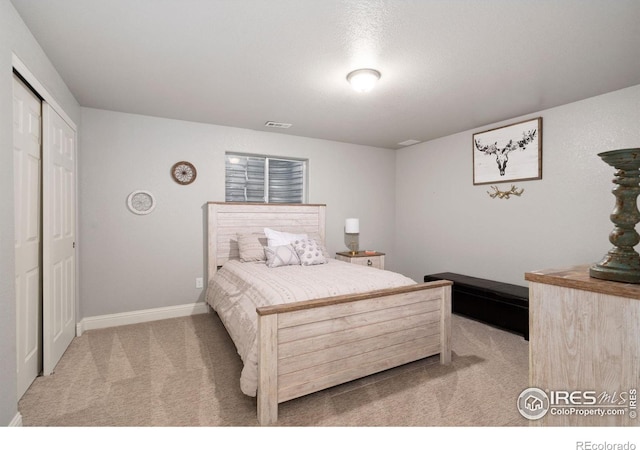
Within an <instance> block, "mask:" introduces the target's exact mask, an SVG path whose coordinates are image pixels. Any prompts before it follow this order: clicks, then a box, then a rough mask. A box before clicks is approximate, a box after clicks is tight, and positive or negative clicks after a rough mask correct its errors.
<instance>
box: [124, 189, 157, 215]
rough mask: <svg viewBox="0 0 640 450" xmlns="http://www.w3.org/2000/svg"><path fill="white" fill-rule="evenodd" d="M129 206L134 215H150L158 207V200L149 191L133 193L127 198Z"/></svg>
mask: <svg viewBox="0 0 640 450" xmlns="http://www.w3.org/2000/svg"><path fill="white" fill-rule="evenodd" d="M127 206H128V207H129V209H130V210H131V212H132V213H134V214H149V213H150V212H151V211H153V209H154V208H155V207H156V199H155V198H154V197H153V194H152V193H151V192H149V191H133V192H132V193H131V194H129V197H127Z"/></svg>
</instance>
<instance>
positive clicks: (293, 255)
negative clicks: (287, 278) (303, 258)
mask: <svg viewBox="0 0 640 450" xmlns="http://www.w3.org/2000/svg"><path fill="white" fill-rule="evenodd" d="M264 254H265V257H266V259H267V267H272V268H273V267H282V266H299V265H300V258H299V257H298V253H297V252H296V251H295V249H294V248H293V246H292V245H291V244H287V245H278V246H277V247H264Z"/></svg>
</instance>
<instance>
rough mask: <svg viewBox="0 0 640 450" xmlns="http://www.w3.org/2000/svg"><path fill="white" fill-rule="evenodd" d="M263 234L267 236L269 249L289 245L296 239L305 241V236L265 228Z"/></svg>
mask: <svg viewBox="0 0 640 450" xmlns="http://www.w3.org/2000/svg"><path fill="white" fill-rule="evenodd" d="M264 234H265V236H267V241H268V245H269V247H278V246H279V245H287V244H291V243H292V242H293V241H295V240H296V239H307V235H306V234H294V233H287V232H286V231H277V230H272V229H271V228H265V229H264Z"/></svg>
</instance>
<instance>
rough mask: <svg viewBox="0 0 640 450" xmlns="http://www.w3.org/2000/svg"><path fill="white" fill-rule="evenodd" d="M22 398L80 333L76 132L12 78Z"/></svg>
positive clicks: (18, 370) (16, 257)
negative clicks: (76, 316)
mask: <svg viewBox="0 0 640 450" xmlns="http://www.w3.org/2000/svg"><path fill="white" fill-rule="evenodd" d="M13 84H14V88H13V91H14V94H13V116H14V120H13V122H14V126H13V141H14V169H15V170H14V180H15V181H14V194H15V255H16V256H15V259H16V264H15V266H16V341H17V375H18V376H17V378H18V381H17V382H18V398H20V397H22V395H23V394H24V392H25V391H26V390H27V389H28V387H29V386H30V385H31V383H32V382H33V380H34V379H35V377H36V376H37V375H38V374H39V373H40V372H42V373H43V374H44V375H50V374H51V373H53V370H54V368H55V366H56V364H57V363H58V361H59V360H60V358H61V357H62V354H63V353H64V352H65V350H66V349H67V347H68V346H69V344H70V343H71V340H72V339H73V337H74V336H75V326H76V323H75V147H76V133H75V130H74V129H73V128H72V127H71V126H70V125H69V124H67V122H65V120H64V119H63V118H62V117H61V116H60V115H59V114H58V113H56V111H55V110H54V109H53V108H52V107H51V106H50V105H49V104H48V103H46V102H44V101H41V100H40V98H39V97H38V96H36V95H35V94H34V93H33V91H31V89H30V88H29V87H27V86H26V85H25V84H24V83H23V82H22V81H21V80H20V79H18V78H17V77H16V76H14V83H13Z"/></svg>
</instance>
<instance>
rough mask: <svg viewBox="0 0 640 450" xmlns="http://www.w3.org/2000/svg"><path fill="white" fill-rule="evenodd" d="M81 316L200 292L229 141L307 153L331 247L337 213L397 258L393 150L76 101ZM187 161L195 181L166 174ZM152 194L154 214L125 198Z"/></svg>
mask: <svg viewBox="0 0 640 450" xmlns="http://www.w3.org/2000/svg"><path fill="white" fill-rule="evenodd" d="M80 146H81V148H82V153H81V155H80V156H79V164H80V169H79V173H80V180H79V189H80V230H79V231H80V246H79V251H80V257H81V261H82V267H81V272H80V297H81V304H80V310H81V315H80V317H81V318H82V317H92V316H98V315H103V314H111V313H118V312H126V311H136V310H142V309H147V308H156V307H163V306H172V305H180V304H186V303H192V302H196V301H202V300H203V290H202V289H196V288H195V278H196V277H204V276H205V270H206V269H205V268H206V266H205V261H204V255H205V252H204V250H205V245H206V235H205V231H206V229H205V222H204V205H205V204H206V202H208V201H224V175H225V174H224V154H225V152H226V151H232V152H242V153H258V154H267V155H275V156H285V157H286V156H295V157H299V158H308V159H309V202H310V203H325V204H326V205H327V247H328V249H329V251H330V252H331V253H334V252H336V251H343V250H345V249H346V247H345V245H344V233H343V228H344V219H345V218H347V217H359V218H360V227H361V230H360V231H361V233H360V236H361V241H360V242H361V246H362V247H363V248H365V247H366V248H373V249H376V250H380V251H385V252H388V253H389V258H388V260H389V264H390V266H393V263H394V261H395V259H396V258H395V255H394V252H393V243H394V218H393V211H394V201H395V196H394V189H395V179H394V177H395V168H394V165H395V153H394V151H393V150H387V149H380V148H374V147H365V146H359V145H352V144H343V143H338V142H330V141H323V140H319V139H307V138H300V137H294V136H288V135H285V134H280V133H269V132H260V131H252V130H246V129H239V128H231V127H223V126H216V125H206V124H200V123H193V122H185V121H178V120H169V119H161V118H154V117H147V116H140V115H132V114H123V113H117V112H110V111H104V110H98V109H90V108H82V134H81V140H80ZM181 160H187V161H190V162H192V163H193V164H194V165H195V166H196V169H197V171H198V175H197V178H196V181H195V182H194V183H192V184H190V185H187V186H181V185H178V184H177V183H175V182H174V181H173V180H172V179H171V177H170V173H169V172H170V168H171V166H172V165H173V164H174V163H175V162H177V161H181ZM138 189H143V190H148V191H150V192H152V193H153V194H154V196H155V198H156V200H157V207H156V209H155V210H154V211H153V212H152V213H151V214H149V215H144V216H138V215H134V214H132V213H131V212H129V210H128V209H127V207H126V198H127V196H128V195H129V193H130V192H131V191H133V190H138Z"/></svg>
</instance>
